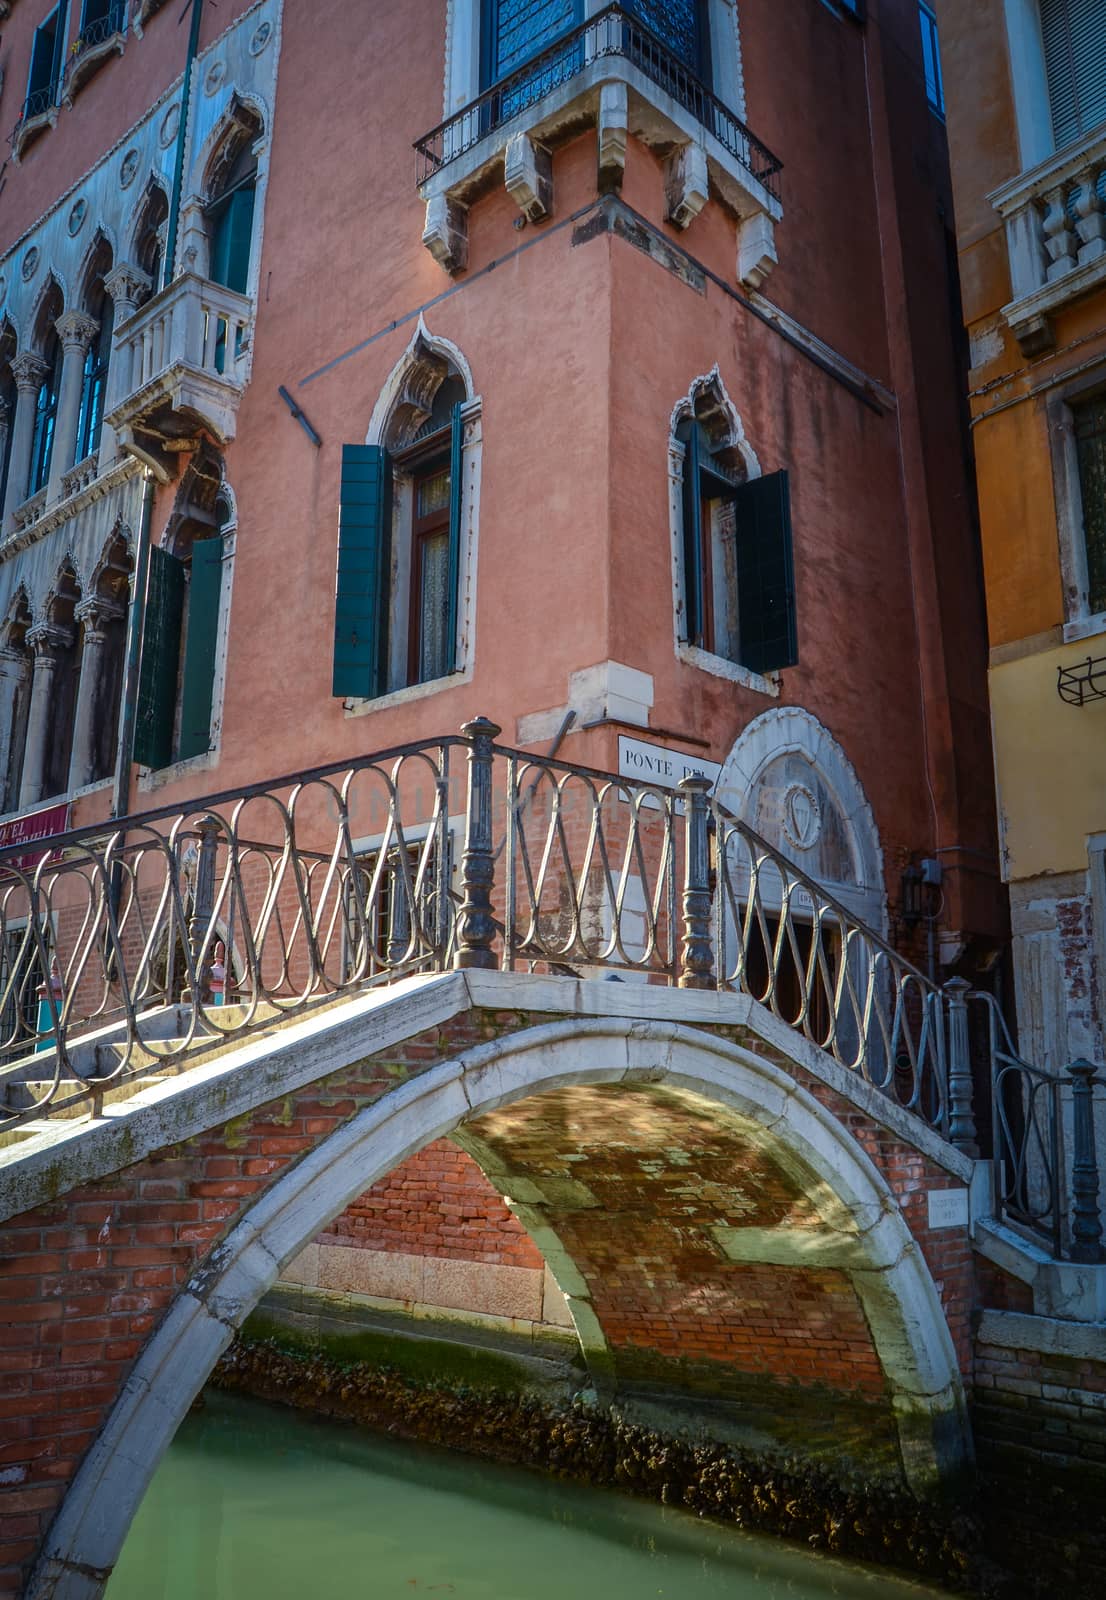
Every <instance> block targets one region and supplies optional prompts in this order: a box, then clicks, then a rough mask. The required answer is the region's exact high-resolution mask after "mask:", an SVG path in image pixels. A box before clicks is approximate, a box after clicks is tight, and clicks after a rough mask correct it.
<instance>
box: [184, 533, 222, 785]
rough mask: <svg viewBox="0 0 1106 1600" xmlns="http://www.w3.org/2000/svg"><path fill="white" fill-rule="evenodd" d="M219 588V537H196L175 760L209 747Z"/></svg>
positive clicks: (200, 752)
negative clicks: (178, 734) (178, 740)
mask: <svg viewBox="0 0 1106 1600" xmlns="http://www.w3.org/2000/svg"><path fill="white" fill-rule="evenodd" d="M222 589H223V541H222V539H197V540H196V542H195V544H194V545H193V546H192V577H191V579H190V581H189V586H188V628H187V630H186V632H185V640H184V671H183V673H182V675H181V702H180V746H179V749H178V750H177V760H178V761H187V760H188V758H189V757H190V756H199V755H203V753H204V751H205V750H210V749H211V702H212V697H213V695H214V691H215V649H216V645H217V642H218V634H219V600H220V596H221V594H222Z"/></svg>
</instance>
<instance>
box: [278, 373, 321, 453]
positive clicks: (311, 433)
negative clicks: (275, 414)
mask: <svg viewBox="0 0 1106 1600" xmlns="http://www.w3.org/2000/svg"><path fill="white" fill-rule="evenodd" d="M277 393H278V394H279V395H280V398H281V399H282V400H283V401H284V404H285V405H286V406H287V407H288V409H289V411H290V412H291V413H292V415H293V416H294V417H295V419H296V421H297V422H298V423H299V425H300V427H301V428H302V429H303V431H304V433H306V435H307V437H308V438H309V439H310V440H311V443H312V444H313V445H314V446H315V447H316V449H317V448H318V447H319V446H320V445H321V444H322V442H323V441H322V439H320V437H319V435H318V434H317V433H316V432H315V430H314V428H313V427H312V426H311V424H310V422H308V420H307V418H306V417H305V416H304V414H303V412H302V411H301V410H300V408H299V406H298V405H297V404H296V402H295V401H294V400H293V399H292V396H291V395H290V394H289V393H288V390H287V389H286V388H285V387H284V385H283V384H280V386H279V387H278V389H277Z"/></svg>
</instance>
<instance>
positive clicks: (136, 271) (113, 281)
mask: <svg viewBox="0 0 1106 1600" xmlns="http://www.w3.org/2000/svg"><path fill="white" fill-rule="evenodd" d="M152 288H153V284H152V283H151V280H150V278H149V276H148V274H147V273H145V272H143V271H142V269H141V268H140V267H132V266H131V265H130V264H129V263H128V262H125V261H124V262H122V263H120V265H119V266H117V267H116V268H115V270H114V271H113V272H109V273H108V275H107V277H106V278H105V279H104V292H105V294H107V296H108V298H109V299H110V300H111V306H112V321H111V327H112V336H111V357H110V359H109V361H108V377H107V383H106V384H105V386H104V416H105V418H107V417H109V416H110V415H111V413H112V412H113V411H114V410H115V408H116V406H117V405H118V404H119V403H120V401H121V400H125V399H126V397H127V395H128V394H129V393H130V389H131V370H130V363H129V361H128V360H127V359H126V353H125V352H124V351H123V350H122V349H121V348H120V340H119V329H120V328H121V326H122V325H123V323H125V322H128V321H129V320H130V318H131V317H133V316H134V314H135V312H136V311H137V310H138V308H139V306H140V305H141V304H142V302H143V301H144V300H145V299H146V298H147V297H148V295H149V293H150V291H151V289H152ZM118 454H119V446H118V444H117V442H116V438H115V429H114V428H113V427H112V426H111V425H110V423H108V422H107V421H105V422H104V425H103V427H102V428H101V429H100V467H101V470H102V469H103V468H104V467H106V466H107V465H108V463H109V462H110V461H114V460H115V457H116V456H117V455H118Z"/></svg>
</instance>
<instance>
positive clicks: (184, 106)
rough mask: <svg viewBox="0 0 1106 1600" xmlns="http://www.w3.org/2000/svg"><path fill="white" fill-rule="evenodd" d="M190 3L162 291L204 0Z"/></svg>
mask: <svg viewBox="0 0 1106 1600" xmlns="http://www.w3.org/2000/svg"><path fill="white" fill-rule="evenodd" d="M191 4H192V26H191V28H190V29H189V30H188V55H187V57H186V59H185V66H184V81H183V84H182V86H181V98H180V121H179V122H178V123H177V149H176V154H175V157H174V160H173V198H172V201H171V202H170V205H169V226H168V228H167V229H166V233H165V260H164V262H163V263H162V273H161V287H162V288H163V289H167V288H168V287H169V285H170V284H171V283H172V281H173V266H174V263H175V261H176V258H177V228H178V226H179V223H180V206H181V196H182V191H183V188H184V153H185V149H186V147H187V144H188V113H189V107H190V104H191V100H192V68H193V66H194V65H195V62H196V56H197V55H198V54H199V49H200V23H201V21H202V19H203V12H204V0H191ZM181 20H183V13H182V19H181Z"/></svg>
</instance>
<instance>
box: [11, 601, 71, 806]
mask: <svg viewBox="0 0 1106 1600" xmlns="http://www.w3.org/2000/svg"><path fill="white" fill-rule="evenodd" d="M68 642H69V636H68V633H67V631H66V630H65V629H64V628H56V627H54V626H53V625H52V624H51V623H41V624H40V625H39V626H38V627H37V628H32V629H31V631H30V632H29V633H28V635H27V643H28V644H29V645H30V647H31V649H32V650H33V651H34V669H33V673H34V675H33V677H32V679H31V708H30V711H29V712H28V714H27V743H26V746H25V748H24V754H23V783H22V785H21V787H20V790H19V806H20V809H21V810H25V809H26V807H27V806H33V805H34V804H35V803H36V801H39V800H41V799H42V789H43V785H44V784H45V782H46V736H47V734H48V733H49V730H50V711H51V705H52V702H53V698H54V678H55V675H56V673H57V668H58V657H59V652H60V651H61V649H62V648H63V647H64V646H65V645H66V644H67V643H68Z"/></svg>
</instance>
